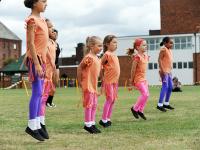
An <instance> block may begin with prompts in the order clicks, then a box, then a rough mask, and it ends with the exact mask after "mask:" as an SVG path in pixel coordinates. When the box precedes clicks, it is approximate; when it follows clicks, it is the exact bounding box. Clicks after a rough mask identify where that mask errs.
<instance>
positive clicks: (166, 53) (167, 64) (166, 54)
mask: <svg viewBox="0 0 200 150" xmlns="http://www.w3.org/2000/svg"><path fill="white" fill-rule="evenodd" d="M161 53H163V57H162V58H160V60H159V61H160V65H161V66H159V68H160V69H161V68H162V71H163V72H164V73H170V72H171V70H172V63H173V55H172V51H171V49H168V48H166V47H162V48H161V49H160V54H161Z"/></svg>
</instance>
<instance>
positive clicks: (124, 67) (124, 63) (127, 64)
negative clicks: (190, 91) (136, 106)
mask: <svg viewBox="0 0 200 150" xmlns="http://www.w3.org/2000/svg"><path fill="white" fill-rule="evenodd" d="M118 58H119V63H120V78H119V86H124V85H125V82H126V80H127V81H128V79H129V78H130V73H131V66H132V63H131V57H129V56H119V57H118Z"/></svg>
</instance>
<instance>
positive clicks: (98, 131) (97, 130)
mask: <svg viewBox="0 0 200 150" xmlns="http://www.w3.org/2000/svg"><path fill="white" fill-rule="evenodd" d="M92 128H93V129H94V131H95V133H101V131H100V130H99V129H98V128H97V127H96V126H95V125H92Z"/></svg>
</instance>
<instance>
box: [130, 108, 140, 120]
mask: <svg viewBox="0 0 200 150" xmlns="http://www.w3.org/2000/svg"><path fill="white" fill-rule="evenodd" d="M131 112H132V114H133V116H134V117H135V118H136V119H138V118H139V116H138V113H137V111H135V110H134V109H133V107H131Z"/></svg>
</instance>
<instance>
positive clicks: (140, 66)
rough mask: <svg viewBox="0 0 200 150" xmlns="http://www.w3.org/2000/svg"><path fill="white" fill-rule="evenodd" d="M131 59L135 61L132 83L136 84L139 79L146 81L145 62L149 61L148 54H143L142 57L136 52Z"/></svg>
mask: <svg viewBox="0 0 200 150" xmlns="http://www.w3.org/2000/svg"><path fill="white" fill-rule="evenodd" d="M133 61H136V62H137V66H136V70H135V75H134V80H133V81H134V84H137V83H138V82H141V81H146V70H147V64H148V61H149V56H147V55H146V54H144V57H142V56H140V55H139V54H136V55H134V56H133Z"/></svg>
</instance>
